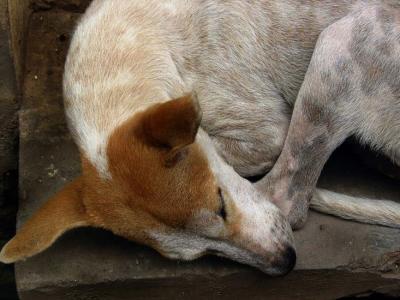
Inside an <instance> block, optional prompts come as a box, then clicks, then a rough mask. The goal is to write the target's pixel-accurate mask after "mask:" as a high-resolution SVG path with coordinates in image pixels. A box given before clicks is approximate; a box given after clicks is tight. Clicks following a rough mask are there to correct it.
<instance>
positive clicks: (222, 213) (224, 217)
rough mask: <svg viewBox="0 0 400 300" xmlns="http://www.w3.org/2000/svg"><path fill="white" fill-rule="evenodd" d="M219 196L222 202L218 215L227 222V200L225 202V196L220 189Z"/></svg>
mask: <svg viewBox="0 0 400 300" xmlns="http://www.w3.org/2000/svg"><path fill="white" fill-rule="evenodd" d="M218 196H219V200H220V208H219V210H218V212H217V214H218V215H219V216H220V217H221V218H222V219H223V220H224V221H226V208H225V200H224V196H223V195H222V190H221V188H218Z"/></svg>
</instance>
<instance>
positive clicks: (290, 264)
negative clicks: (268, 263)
mask: <svg viewBox="0 0 400 300" xmlns="http://www.w3.org/2000/svg"><path fill="white" fill-rule="evenodd" d="M295 265H296V251H295V250H294V249H293V247H292V246H288V247H286V248H285V249H284V250H283V252H282V255H281V256H279V258H277V259H276V260H275V261H274V262H273V266H274V267H275V268H276V269H278V271H279V274H280V275H286V274H287V273H289V272H290V271H291V270H293V268H294V266H295Z"/></svg>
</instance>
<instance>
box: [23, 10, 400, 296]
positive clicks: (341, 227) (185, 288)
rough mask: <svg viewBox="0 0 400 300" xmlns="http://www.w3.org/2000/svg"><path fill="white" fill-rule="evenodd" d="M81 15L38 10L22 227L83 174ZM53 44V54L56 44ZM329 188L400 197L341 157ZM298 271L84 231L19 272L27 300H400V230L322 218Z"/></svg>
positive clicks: (303, 238)
mask: <svg viewBox="0 0 400 300" xmlns="http://www.w3.org/2000/svg"><path fill="white" fill-rule="evenodd" d="M77 17H78V14H74V13H66V12H63V13H61V12H58V11H48V12H40V13H39V12H38V13H35V14H34V16H33V19H32V23H31V32H30V35H29V36H30V38H29V40H28V57H27V74H26V78H25V79H26V82H25V88H24V95H25V98H24V104H23V110H22V113H21V117H20V122H21V152H20V174H21V178H20V193H21V199H20V210H19V215H18V223H19V224H22V223H23V222H24V221H25V220H26V219H27V218H28V217H29V216H30V215H31V214H32V213H33V212H34V211H35V210H36V209H37V208H38V207H39V206H40V205H41V203H43V202H44V201H45V200H46V199H47V198H48V197H49V196H50V195H52V194H54V192H55V191H56V190H57V189H59V188H60V187H61V186H62V185H64V183H65V182H67V181H68V180H70V179H71V178H73V177H74V176H76V175H77V174H78V173H79V165H78V153H77V151H76V148H75V146H74V145H73V143H72V140H71V138H70V137H69V135H68V132H67V130H66V127H65V124H64V120H63V112H62V107H61V92H60V91H61V90H60V87H61V85H60V83H61V81H60V80H61V72H62V65H63V60H64V55H65V51H66V48H67V43H66V42H65V41H63V40H64V39H60V36H67V37H68V36H69V30H70V28H72V26H73V24H74V22H75V20H76V18H77ZM48 45H52V47H50V48H49V47H48ZM326 171H327V172H326V174H325V176H324V177H323V178H322V179H321V182H320V184H321V185H322V186H325V187H329V188H331V189H333V190H336V191H346V192H347V193H350V194H365V195H369V196H372V197H378V198H386V199H394V200H396V199H397V200H399V199H400V189H399V188H398V183H396V182H395V181H392V180H389V179H387V178H385V177H383V176H381V175H379V174H374V173H371V172H370V170H369V169H366V167H363V166H362V165H360V164H359V163H358V162H357V158H356V157H354V156H348V155H347V154H346V155H342V154H341V153H339V154H338V155H337V156H336V159H333V160H331V162H330V163H329V164H328V166H327V168H326ZM296 240H297V250H298V264H297V266H296V271H294V272H292V273H291V274H290V275H289V276H287V277H285V278H269V277H267V276H266V275H264V274H262V273H260V272H258V271H256V270H254V269H251V268H249V267H246V266H242V265H239V264H236V263H233V262H230V261H226V260H222V259H217V258H213V257H208V258H203V259H199V260H197V261H194V262H190V263H187V262H186V263H185V262H177V261H171V260H167V259H164V258H162V257H161V256H160V255H158V254H157V253H155V252H154V251H153V250H151V249H148V248H146V247H143V246H139V245H136V244H135V243H132V242H128V241H126V240H124V239H121V238H119V237H116V236H114V235H112V234H110V233H108V232H105V231H100V230H95V229H80V230H75V231H72V232H69V233H68V234H66V235H64V236H63V237H62V238H61V239H60V240H59V241H57V242H56V244H55V245H54V246H53V247H51V248H50V249H49V250H47V251H45V252H44V253H42V254H40V255H38V256H36V257H34V258H32V259H29V260H27V261H26V262H23V263H19V264H17V265H16V277H17V285H18V289H19V293H20V296H21V299H29V300H35V299H60V300H64V299H74V300H75V299H106V300H107V299H157V298H162V299H204V298H210V299H216V298H218V299H238V298H239V299H265V298H266V297H268V298H272V299H311V298H312V299H335V298H340V297H343V296H347V295H350V294H358V293H361V292H367V291H380V292H385V293H391V294H395V293H400V281H399V279H400V271H399V264H400V230H397V229H391V228H385V227H380V226H371V225H363V224H358V223H354V222H349V221H344V220H340V219H337V218H334V217H331V216H327V215H321V214H318V213H314V212H312V213H311V214H310V218H309V221H308V223H307V225H306V227H305V228H304V229H303V230H301V231H299V232H297V233H296Z"/></svg>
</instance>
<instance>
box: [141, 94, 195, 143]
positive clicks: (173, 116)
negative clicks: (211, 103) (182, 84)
mask: <svg viewBox="0 0 400 300" xmlns="http://www.w3.org/2000/svg"><path fill="white" fill-rule="evenodd" d="M200 121H201V110H200V106H199V103H198V100H197V97H196V95H195V94H191V95H187V96H184V97H181V98H178V99H175V100H171V101H168V102H164V103H160V104H156V105H154V106H153V107H151V108H149V109H148V110H147V111H146V114H145V116H144V119H143V129H144V133H145V135H146V138H148V140H149V141H150V142H152V143H153V144H155V145H159V146H163V147H169V148H171V149H179V148H182V147H184V146H187V145H189V144H191V143H193V142H194V139H195V137H196V134H197V130H198V128H199V125H200Z"/></svg>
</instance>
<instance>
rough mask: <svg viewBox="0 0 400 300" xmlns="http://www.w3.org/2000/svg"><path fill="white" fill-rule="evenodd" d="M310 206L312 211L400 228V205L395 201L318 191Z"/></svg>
mask: <svg viewBox="0 0 400 300" xmlns="http://www.w3.org/2000/svg"><path fill="white" fill-rule="evenodd" d="M310 205H311V208H312V209H315V210H317V211H320V212H323V213H326V214H331V215H335V216H338V217H340V218H343V219H348V220H354V221H358V222H362V223H368V224H378V225H385V226H389V227H396V228H400V204H399V203H396V202H394V201H389V200H378V199H368V198H364V197H352V196H348V195H344V194H340V193H335V192H332V191H328V190H324V189H317V190H316V192H315V193H314V196H313V197H312V199H311V203H310Z"/></svg>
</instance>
